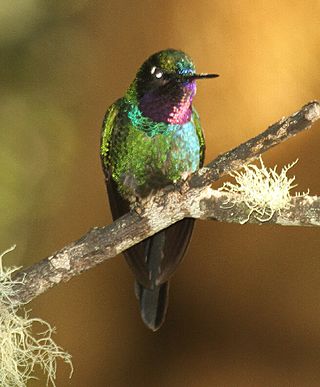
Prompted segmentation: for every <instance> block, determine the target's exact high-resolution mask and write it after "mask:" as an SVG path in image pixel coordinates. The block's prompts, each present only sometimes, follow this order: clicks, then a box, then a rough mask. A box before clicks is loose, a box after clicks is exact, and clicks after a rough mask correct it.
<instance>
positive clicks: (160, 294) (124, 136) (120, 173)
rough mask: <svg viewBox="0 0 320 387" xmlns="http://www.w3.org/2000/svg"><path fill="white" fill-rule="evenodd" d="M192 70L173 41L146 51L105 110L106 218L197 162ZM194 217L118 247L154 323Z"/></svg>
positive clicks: (161, 315) (201, 145) (199, 141)
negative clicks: (108, 210) (127, 83)
mask: <svg viewBox="0 0 320 387" xmlns="http://www.w3.org/2000/svg"><path fill="white" fill-rule="evenodd" d="M215 77H218V75H217V74H207V73H205V74H198V73H196V70H195V66H194V64H193V62H192V59H191V58H190V56H189V55H187V54H186V53H185V52H183V51H180V50H175V49H167V50H163V51H159V52H157V53H155V54H153V55H151V56H150V57H149V58H148V59H147V60H146V61H145V62H144V63H143V64H142V66H141V67H140V68H139V70H138V72H137V74H136V77H135V78H134V80H133V82H132V83H131V85H130V86H129V88H128V90H127V92H126V93H125V95H124V97H122V98H120V99H118V100H117V101H116V102H115V103H113V104H112V105H111V106H110V107H109V109H108V110H107V112H106V114H105V117H104V120H103V125H102V135H101V144H100V156H101V161H102V169H103V172H104V176H105V181H106V186H107V191H108V196H109V203H110V207H111V212H112V216H113V219H117V218H119V217H121V216H122V215H124V214H125V213H127V212H129V210H130V208H132V207H133V206H134V205H135V204H136V203H137V202H139V201H143V200H148V198H149V197H150V195H152V194H154V193H155V192H156V191H157V190H160V189H161V188H164V187H166V186H168V185H174V184H177V183H179V182H181V181H183V180H184V179H186V177H187V176H189V175H190V174H191V173H193V172H195V171H196V170H197V169H199V168H200V167H202V165H203V161H204V155H205V139H204V134H203V131H202V127H201V125H200V120H199V115H198V113H197V111H196V110H195V108H194V106H193V104H192V101H193V98H194V96H195V94H196V80H198V79H207V78H215ZM193 226H194V219H191V218H185V219H183V220H181V221H179V222H177V223H175V224H173V225H171V226H169V227H168V228H166V229H165V230H163V231H160V232H158V233H156V234H155V235H153V236H151V237H149V238H147V239H146V240H144V241H142V242H140V243H138V244H137V245H135V246H133V247H131V248H129V249H128V250H126V251H125V252H124V255H125V258H126V260H127V262H128V264H129V266H130V268H131V269H132V271H133V273H134V276H135V293H136V296H137V298H138V301H139V306H140V313H141V317H142V320H143V322H144V323H145V324H146V326H147V327H148V328H150V329H151V330H153V331H156V330H157V329H159V328H160V327H161V325H162V323H163V322H164V319H165V316H166V311H167V306H168V295H169V280H170V278H171V276H172V275H173V273H174V272H175V270H176V269H177V266H178V265H179V263H180V262H181V260H182V258H183V256H184V254H185V252H186V249H187V246H188V244H189V241H190V238H191V234H192V230H193Z"/></svg>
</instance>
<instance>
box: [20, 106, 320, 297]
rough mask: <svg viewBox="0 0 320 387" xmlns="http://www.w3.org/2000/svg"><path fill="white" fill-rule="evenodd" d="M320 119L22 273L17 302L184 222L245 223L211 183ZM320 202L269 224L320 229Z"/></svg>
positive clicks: (291, 125) (302, 201) (280, 131)
mask: <svg viewBox="0 0 320 387" xmlns="http://www.w3.org/2000/svg"><path fill="white" fill-rule="evenodd" d="M319 118H320V105H319V103H318V102H316V101H314V102H310V103H309V104H307V105H305V106H304V107H303V108H302V109H301V110H299V111H298V112H297V113H294V114H293V115H292V116H290V117H288V118H284V119H282V120H280V121H279V122H277V123H275V124H274V125H272V126H270V127H269V128H268V129H267V130H266V131H265V132H263V133H261V134H259V135H258V136H256V137H254V138H252V139H250V140H248V141H247V142H246V143H244V144H241V145H240V146H238V147H236V148H234V149H233V150H231V151H229V152H226V153H224V154H222V155H220V156H219V157H217V158H216V159H215V160H213V161H212V162H211V163H209V164H208V165H207V167H205V168H202V169H201V170H199V171H198V172H196V173H194V174H193V175H192V176H191V178H190V179H189V180H188V181H187V182H186V183H184V184H183V185H182V186H181V187H178V188H177V187H166V188H165V189H163V190H161V191H159V192H158V193H157V194H156V195H154V196H153V197H152V198H151V199H150V201H149V202H148V203H147V204H146V205H145V206H144V207H143V208H142V207H138V208H137V209H136V211H131V212H130V213H128V214H126V215H125V216H123V217H122V218H120V219H118V220H117V221H115V222H114V223H112V224H111V225H109V226H105V227H101V228H93V229H92V230H90V231H89V232H88V233H87V234H86V235H84V236H83V237H82V238H81V239H79V240H78V241H76V242H73V243H71V244H70V245H68V246H65V247H64V248H63V249H61V250H59V251H58V252H56V253H54V254H52V255H51V256H50V257H48V258H46V259H44V260H42V261H40V262H39V263H36V264H34V265H32V266H30V267H28V268H26V269H24V270H21V271H20V272H18V273H17V275H16V276H15V278H14V279H15V280H22V279H23V280H24V282H23V284H18V285H17V286H16V289H15V290H16V297H17V299H19V300H20V301H23V302H29V301H31V300H32V299H33V298H35V297H37V296H38V295H40V294H42V293H43V292H45V291H46V290H48V289H49V288H51V287H52V286H54V285H57V284H59V283H60V282H66V281H68V280H70V279H71V278H72V277H74V276H76V275H79V274H80V273H82V272H83V271H86V270H89V269H90V268H92V267H94V266H96V265H98V264H99V263H101V262H103V261H105V260H107V259H109V258H112V257H114V256H116V255H117V254H119V253H121V252H122V251H124V250H126V249H128V248H129V247H131V246H133V245H134V244H136V243H138V242H140V241H142V240H143V239H145V238H147V237H149V236H151V235H153V234H155V233H156V232H158V231H160V230H162V229H164V228H166V227H168V226H170V225H171V224H173V223H175V222H177V221H179V220H181V219H183V218H185V217H194V218H201V219H215V220H219V221H224V222H237V223H241V222H243V221H244V220H245V219H247V218H248V215H249V211H250V210H249V209H248V208H246V206H245V205H244V204H237V205H235V206H233V207H232V208H230V209H229V210H227V209H222V208H221V205H222V203H225V202H226V200H229V201H230V200H231V199H232V198H231V196H232V195H234V194H230V193H221V192H218V191H214V190H212V189H211V188H210V185H211V183H212V182H213V181H215V180H218V179H219V178H220V177H221V176H222V175H224V174H226V173H228V172H231V171H232V170H236V169H239V168H241V167H242V166H243V165H244V164H246V163H248V162H249V161H250V160H252V159H253V158H255V157H257V156H258V155H260V154H261V153H263V152H265V151H266V150H268V149H269V148H271V147H273V146H275V145H277V144H279V143H281V142H282V141H285V140H287V139H288V138H290V137H292V136H294V135H296V134H297V133H299V132H300V131H302V130H304V129H307V128H309V127H310V126H311V125H312V123H313V122H315V121H316V120H318V119H319ZM233 199H234V198H233ZM319 202H320V199H319V198H318V197H304V198H294V199H292V204H293V207H291V208H290V209H289V210H287V211H286V212H283V213H282V214H281V216H279V215H278V216H277V215H275V216H274V217H273V218H272V219H271V220H270V221H269V222H268V223H275V224H281V225H300V226H301V225H314V226H318V225H319V224H320V210H319V209H320V205H319ZM249 222H252V223H259V221H258V220H257V219H255V218H254V217H250V219H249Z"/></svg>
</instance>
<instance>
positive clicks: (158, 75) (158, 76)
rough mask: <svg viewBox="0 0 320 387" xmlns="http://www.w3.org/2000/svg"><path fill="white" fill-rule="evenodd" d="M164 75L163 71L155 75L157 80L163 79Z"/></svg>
mask: <svg viewBox="0 0 320 387" xmlns="http://www.w3.org/2000/svg"><path fill="white" fill-rule="evenodd" d="M162 75H163V72H162V71H157V72H156V74H155V76H156V78H158V79H160V78H161V77H162Z"/></svg>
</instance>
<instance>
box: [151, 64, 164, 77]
mask: <svg viewBox="0 0 320 387" xmlns="http://www.w3.org/2000/svg"><path fill="white" fill-rule="evenodd" d="M151 74H152V75H154V76H155V77H156V78H158V79H160V78H162V76H163V71H161V70H160V69H159V68H157V67H156V66H153V67H152V69H151Z"/></svg>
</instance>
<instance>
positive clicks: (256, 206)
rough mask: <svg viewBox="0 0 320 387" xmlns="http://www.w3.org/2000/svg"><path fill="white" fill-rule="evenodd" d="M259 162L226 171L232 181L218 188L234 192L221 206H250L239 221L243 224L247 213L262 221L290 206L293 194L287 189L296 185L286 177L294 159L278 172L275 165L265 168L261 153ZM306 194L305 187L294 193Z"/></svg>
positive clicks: (297, 195) (291, 179) (293, 163)
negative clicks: (241, 203)
mask: <svg viewBox="0 0 320 387" xmlns="http://www.w3.org/2000/svg"><path fill="white" fill-rule="evenodd" d="M259 161H260V167H258V166H257V165H254V164H248V165H245V166H244V167H243V170H242V171H236V172H232V173H230V176H232V177H234V179H235V181H236V183H235V184H234V183H231V182H226V183H224V184H223V186H222V187H221V188H219V190H220V191H222V192H230V193H235V194H237V195H236V198H235V199H232V200H231V201H230V202H228V203H225V204H224V207H225V208H227V207H232V206H234V205H235V204H236V203H239V202H244V203H245V204H246V206H247V207H248V208H249V209H250V212H249V215H248V217H247V219H245V220H244V221H243V222H242V223H246V222H247V221H248V220H249V219H250V216H251V215H253V216H254V217H255V218H256V219H257V220H259V221H260V222H266V221H268V220H270V219H271V218H272V216H273V215H274V214H278V215H281V211H284V210H287V209H289V208H290V207H291V206H292V204H291V198H292V197H293V196H292V195H291V193H290V190H291V189H292V188H294V187H296V186H297V184H293V182H294V180H295V176H293V177H288V176H287V172H288V170H289V169H291V168H292V167H293V166H294V165H295V164H296V163H297V162H298V159H297V160H296V161H294V162H292V163H291V164H288V165H286V166H284V167H283V168H282V170H281V171H280V173H278V172H277V166H275V167H274V168H267V167H265V165H264V163H263V161H262V158H261V156H260V157H259ZM308 193H309V190H308V192H306V193H296V194H295V197H301V196H306V195H307V194H308ZM226 206H227V207H226Z"/></svg>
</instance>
